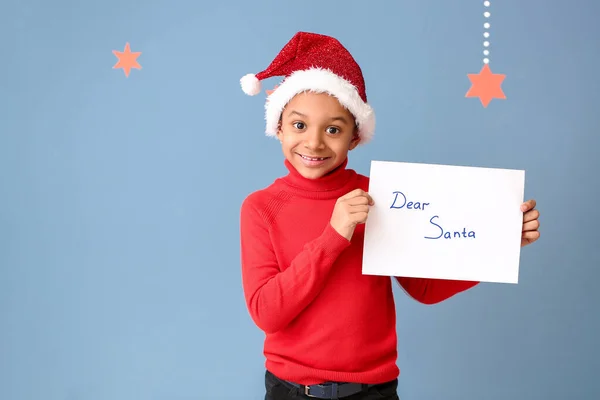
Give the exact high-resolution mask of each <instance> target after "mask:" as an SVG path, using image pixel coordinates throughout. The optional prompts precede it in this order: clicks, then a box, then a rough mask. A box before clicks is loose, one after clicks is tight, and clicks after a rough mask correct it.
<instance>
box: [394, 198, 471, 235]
mask: <svg viewBox="0 0 600 400" xmlns="http://www.w3.org/2000/svg"><path fill="white" fill-rule="evenodd" d="M392 194H394V195H395V196H394V201H393V202H392V205H391V206H390V208H394V209H401V208H404V207H406V209H407V210H421V211H424V210H425V206H429V205H430V203H425V202H422V201H408V200H407V198H406V196H405V195H404V193H402V192H392ZM397 203H398V204H397ZM436 218H439V216H438V215H434V216H433V217H431V219H430V220H429V223H430V224H431V225H433V226H435V227H437V229H438V230H439V234H438V236H425V239H439V238H441V237H443V238H444V239H452V238H457V237H458V238H467V237H470V238H473V239H475V232H474V231H469V232H467V228H463V230H462V232H461V231H454V232H452V231H446V230H444V228H442V227H441V226H440V225H438V224H436V223H435V222H433V220H434V219H436Z"/></svg>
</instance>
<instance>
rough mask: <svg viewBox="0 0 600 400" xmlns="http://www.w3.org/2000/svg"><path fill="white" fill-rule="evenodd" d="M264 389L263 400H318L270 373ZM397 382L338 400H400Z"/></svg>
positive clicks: (266, 378)
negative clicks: (265, 391) (265, 392)
mask: <svg viewBox="0 0 600 400" xmlns="http://www.w3.org/2000/svg"><path fill="white" fill-rule="evenodd" d="M265 388H266V390H267V394H266V395H265V400H318V399H316V398H314V397H308V396H305V395H304V393H301V392H300V389H298V388H297V387H295V386H294V385H291V384H290V383H288V382H285V381H283V380H281V379H279V378H277V377H276V376H275V375H273V374H272V373H271V372H269V371H267V372H266V373H265ZM397 390H398V380H397V379H394V380H393V381H390V382H387V383H382V384H381V385H375V386H371V387H370V388H368V389H366V390H365V391H364V392H361V393H356V394H353V395H352V396H348V397H344V398H343V399H340V400H400V398H399V397H398V394H397Z"/></svg>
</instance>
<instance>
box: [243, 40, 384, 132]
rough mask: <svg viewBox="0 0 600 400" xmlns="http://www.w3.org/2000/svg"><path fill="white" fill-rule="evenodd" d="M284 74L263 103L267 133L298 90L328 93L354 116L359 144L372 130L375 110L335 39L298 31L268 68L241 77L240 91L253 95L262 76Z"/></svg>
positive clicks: (359, 76) (347, 55)
mask: <svg viewBox="0 0 600 400" xmlns="http://www.w3.org/2000/svg"><path fill="white" fill-rule="evenodd" d="M273 76H284V77H285V78H284V80H283V82H282V83H281V84H280V85H279V86H278V87H277V88H276V89H275V90H274V91H273V93H271V94H270V95H269V97H268V98H267V102H266V104H265V110H266V112H265V120H266V125H267V126H266V133H267V136H276V135H277V128H278V125H279V118H280V116H281V112H282V111H283V109H284V107H285V106H286V105H287V104H288V102H289V101H290V100H291V99H292V98H293V97H294V96H295V95H296V94H298V93H301V92H304V91H311V92H315V93H328V94H330V95H332V96H334V97H336V98H337V99H338V101H339V102H340V104H342V105H343V106H344V107H346V108H347V109H348V111H350V112H351V113H352V115H354V118H355V120H356V123H357V126H358V134H359V136H360V138H361V142H362V143H366V142H367V141H369V140H370V139H371V138H372V137H373V135H374V133H375V113H374V111H373V109H372V108H371V106H370V105H369V104H368V103H367V94H366V89H365V81H364V78H363V75H362V71H361V69H360V67H359V65H358V64H357V63H356V61H355V60H354V58H353V57H352V55H351V54H350V53H349V52H348V50H346V49H345V48H344V46H342V44H341V43H340V42H339V41H338V40H337V39H335V38H332V37H330V36H325V35H320V34H316V33H308V32H298V33H296V34H295V35H294V37H292V39H291V40H290V41H289V42H288V43H287V44H286V45H285V46H284V47H283V49H282V50H281V51H280V52H279V54H278V55H277V57H275V59H274V60H273V62H272V63H271V65H269V67H268V68H267V69H265V70H264V71H262V72H259V73H258V74H248V75H246V76H244V77H242V79H241V80H240V83H241V86H242V90H243V91H244V92H245V93H246V94H248V95H250V96H254V95H257V94H258V93H260V91H261V82H260V81H262V80H263V79H267V78H271V77H273Z"/></svg>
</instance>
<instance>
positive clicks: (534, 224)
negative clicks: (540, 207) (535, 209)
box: [523, 220, 540, 232]
mask: <svg viewBox="0 0 600 400" xmlns="http://www.w3.org/2000/svg"><path fill="white" fill-rule="evenodd" d="M539 228H540V221H538V220H533V221H529V222H525V223H524V224H523V232H529V231H536V230H538V229H539Z"/></svg>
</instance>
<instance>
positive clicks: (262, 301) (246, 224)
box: [241, 160, 477, 385]
mask: <svg viewBox="0 0 600 400" xmlns="http://www.w3.org/2000/svg"><path fill="white" fill-rule="evenodd" d="M347 162H348V161H347V160H346V161H345V162H344V164H343V165H342V166H340V167H339V168H338V169H336V170H335V171H332V172H331V173H330V174H328V175H327V176H325V177H323V178H320V179H317V180H309V179H306V178H304V177H302V176H301V175H300V174H299V173H298V172H297V171H296V170H295V169H294V167H292V166H291V164H290V163H288V162H287V161H286V162H285V165H286V167H287V168H288V170H289V174H288V175H287V176H285V177H283V178H279V179H277V180H276V181H275V182H273V183H272V184H271V185H270V186H269V187H267V188H265V189H262V190H259V191H257V192H254V193H252V194H251V195H249V196H248V197H247V198H246V199H245V201H244V202H243V204H242V208H241V261H242V281H243V287H244V295H245V299H246V304H247V306H248V310H249V312H250V315H251V317H252V319H253V320H254V322H255V323H256V325H258V327H259V328H260V329H262V330H263V331H264V332H265V333H266V338H265V344H264V354H265V356H266V368H267V369H268V370H269V371H271V372H272V373H273V374H275V375H276V376H278V377H279V378H281V379H285V380H288V381H292V382H296V383H299V384H304V385H311V384H316V383H322V382H324V381H342V382H358V383H364V384H375V383H383V382H386V381H390V380H393V379H395V378H397V377H398V375H399V372H400V371H399V369H398V367H397V366H396V360H397V342H396V310H395V305H394V298H393V294H392V280H391V279H390V278H389V277H384V276H366V275H363V274H362V250H363V240H364V225H359V226H357V228H356V230H355V232H354V236H353V237H352V240H351V241H348V240H346V239H345V238H344V237H342V236H341V235H339V234H338V233H337V232H336V231H335V230H334V229H333V228H332V227H331V225H330V224H329V220H330V218H331V213H332V211H333V208H334V205H335V201H336V199H337V198H339V197H341V196H343V195H344V194H346V193H348V192H350V191H352V190H354V189H356V188H361V189H363V190H365V191H366V190H368V186H369V178H367V177H365V176H363V175H359V174H357V173H356V172H355V171H353V170H350V169H346V164H347ZM395 279H397V280H398V282H399V283H400V285H401V286H402V287H403V288H404V289H405V291H406V292H407V293H408V294H409V295H411V296H412V297H413V298H415V299H416V300H417V301H420V302H422V303H425V304H434V303H438V302H440V301H443V300H445V299H448V298H449V297H452V296H453V295H455V294H457V293H459V292H462V291H464V290H467V289H469V288H471V287H473V286H475V285H476V284H477V282H463V281H448V280H435V279H418V278H401V277H398V278H395Z"/></svg>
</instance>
